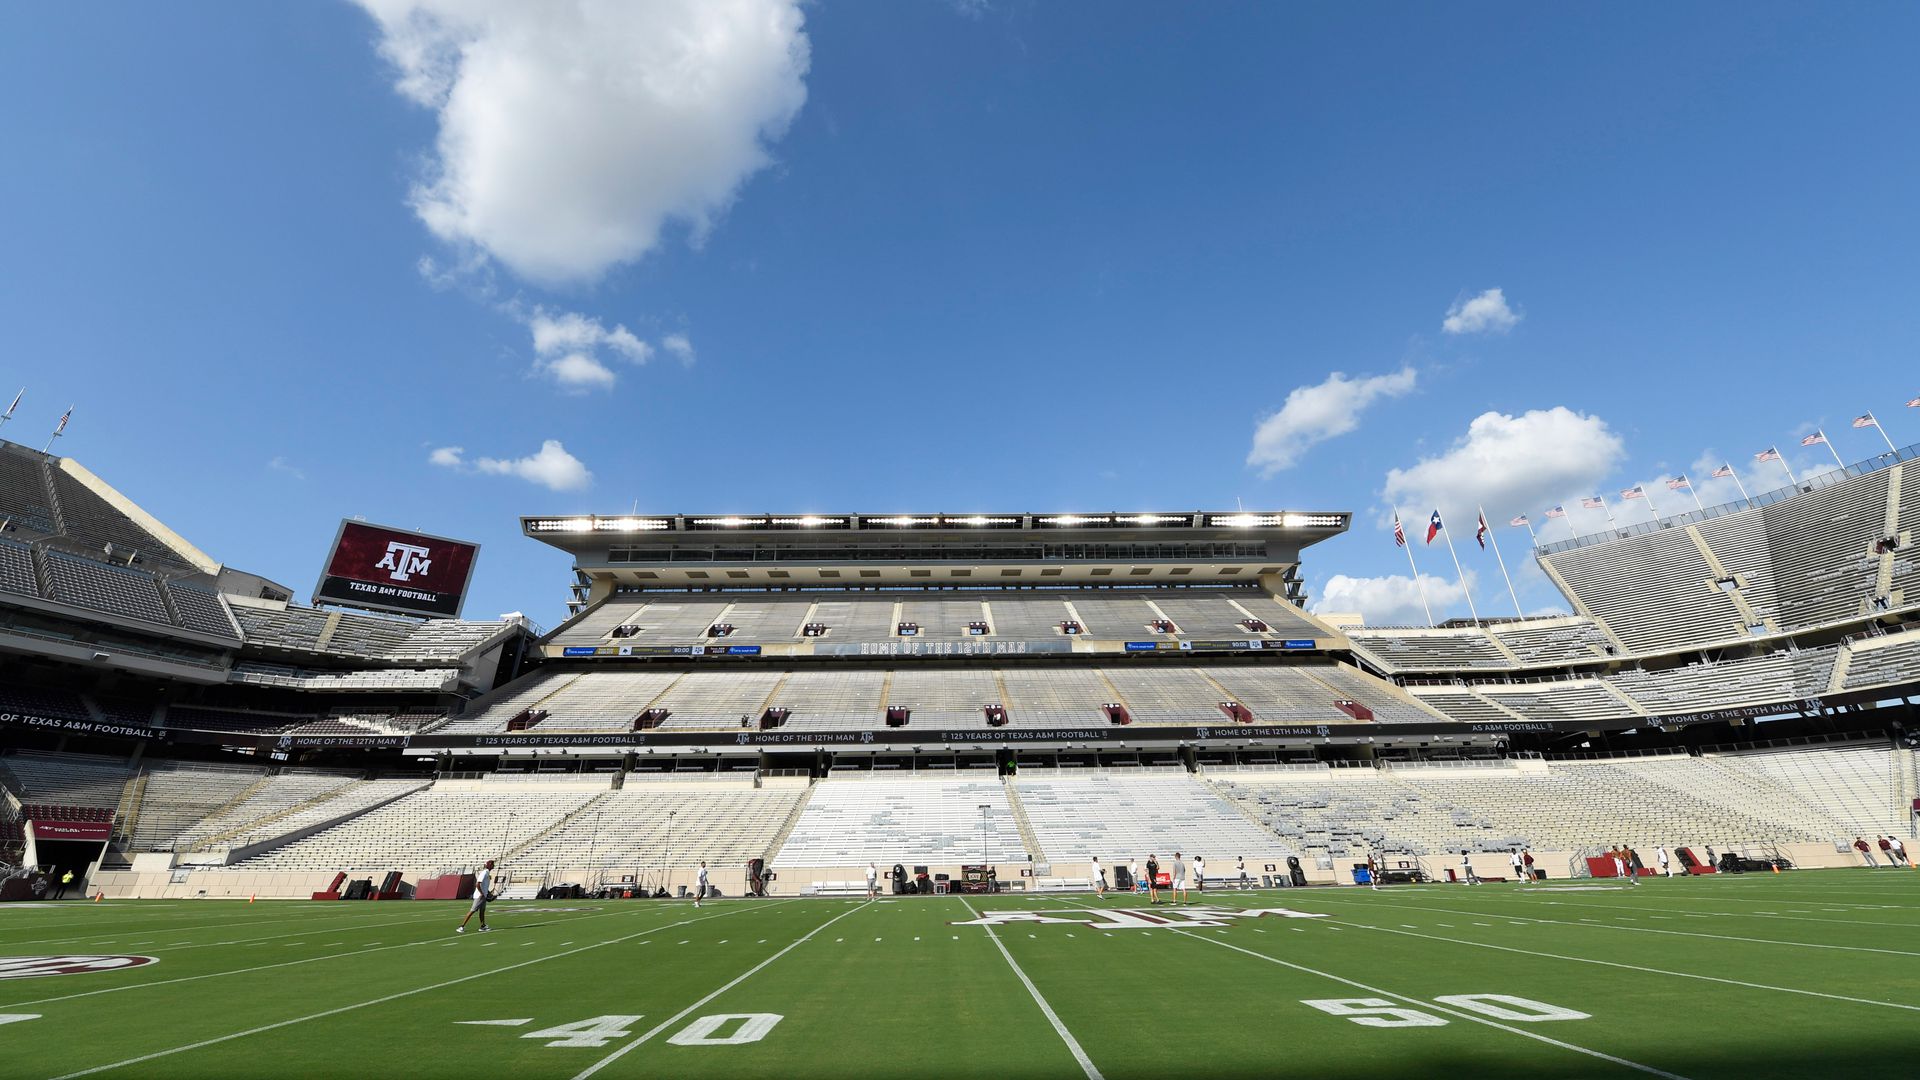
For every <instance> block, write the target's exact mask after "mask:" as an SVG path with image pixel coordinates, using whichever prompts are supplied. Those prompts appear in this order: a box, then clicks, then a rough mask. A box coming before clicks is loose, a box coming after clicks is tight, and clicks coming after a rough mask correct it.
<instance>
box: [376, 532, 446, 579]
mask: <svg viewBox="0 0 1920 1080" xmlns="http://www.w3.org/2000/svg"><path fill="white" fill-rule="evenodd" d="M432 553H433V549H432V548H424V547H421V546H419V545H418V544H403V543H401V542H400V541H398V540H389V541H387V553H386V554H385V555H382V556H381V557H380V561H379V562H377V563H374V564H373V568H374V569H375V570H385V571H386V572H387V576H388V577H391V578H392V579H393V580H395V581H412V580H413V575H415V574H419V575H420V576H421V577H426V576H427V574H428V573H429V572H430V571H432V569H433V560H432V559H429V558H427V556H428V555H431V554H432Z"/></svg>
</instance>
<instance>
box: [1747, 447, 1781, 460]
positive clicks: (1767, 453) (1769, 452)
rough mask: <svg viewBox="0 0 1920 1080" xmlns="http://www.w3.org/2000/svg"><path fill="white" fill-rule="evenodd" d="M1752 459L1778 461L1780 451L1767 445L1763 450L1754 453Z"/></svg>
mask: <svg viewBox="0 0 1920 1080" xmlns="http://www.w3.org/2000/svg"><path fill="white" fill-rule="evenodd" d="M1753 460H1755V461H1779V460H1780V451H1779V450H1778V449H1776V448H1774V447H1771V446H1769V447H1767V448H1766V449H1765V450H1762V451H1760V452H1759V453H1757V454H1755V455H1753Z"/></svg>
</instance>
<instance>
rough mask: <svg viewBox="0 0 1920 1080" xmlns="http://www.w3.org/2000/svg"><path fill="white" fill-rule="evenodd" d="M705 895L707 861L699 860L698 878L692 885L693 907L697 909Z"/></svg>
mask: <svg viewBox="0 0 1920 1080" xmlns="http://www.w3.org/2000/svg"><path fill="white" fill-rule="evenodd" d="M706 895H707V860H705V859H701V860H700V877H699V879H698V880H697V881H695V882H694V885H693V906H694V907H699V906H700V901H701V900H703V899H705V898H706Z"/></svg>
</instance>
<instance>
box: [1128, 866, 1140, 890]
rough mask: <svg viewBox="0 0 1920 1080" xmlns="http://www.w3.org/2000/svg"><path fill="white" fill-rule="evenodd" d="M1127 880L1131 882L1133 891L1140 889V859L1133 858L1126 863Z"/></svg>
mask: <svg viewBox="0 0 1920 1080" xmlns="http://www.w3.org/2000/svg"><path fill="white" fill-rule="evenodd" d="M1127 880H1128V881H1130V882H1132V883H1133V891H1134V892H1139V891H1140V860H1139V859H1137V858H1136V859H1134V860H1133V861H1132V862H1129V863H1128V864H1127Z"/></svg>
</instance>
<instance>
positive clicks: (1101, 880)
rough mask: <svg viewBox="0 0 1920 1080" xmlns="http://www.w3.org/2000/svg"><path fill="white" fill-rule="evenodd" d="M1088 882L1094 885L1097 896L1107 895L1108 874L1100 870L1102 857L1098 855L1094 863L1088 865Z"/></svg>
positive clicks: (1094, 858) (1094, 892)
mask: <svg viewBox="0 0 1920 1080" xmlns="http://www.w3.org/2000/svg"><path fill="white" fill-rule="evenodd" d="M1087 880H1088V881H1090V882H1092V883H1093V894H1094V895H1095V896H1105V895H1107V872H1106V871H1105V870H1102V869H1101V868H1100V857H1099V856H1098V855H1095V856H1094V857H1093V861H1092V862H1091V863H1088V864H1087Z"/></svg>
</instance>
